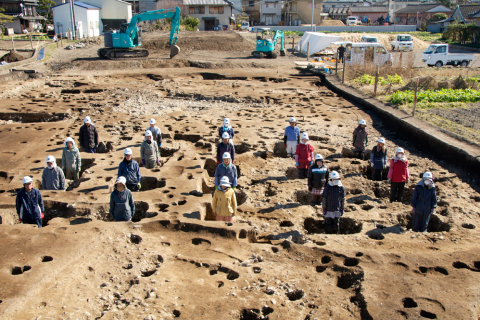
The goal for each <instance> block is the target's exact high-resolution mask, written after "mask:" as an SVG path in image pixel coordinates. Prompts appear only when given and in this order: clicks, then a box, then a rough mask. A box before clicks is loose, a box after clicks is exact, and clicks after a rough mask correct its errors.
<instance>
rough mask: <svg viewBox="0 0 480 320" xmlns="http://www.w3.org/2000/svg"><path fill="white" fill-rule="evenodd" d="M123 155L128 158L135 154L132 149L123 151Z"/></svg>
mask: <svg viewBox="0 0 480 320" xmlns="http://www.w3.org/2000/svg"><path fill="white" fill-rule="evenodd" d="M123 154H124V155H126V156H128V155H130V156H131V155H132V154H133V152H132V149H130V148H126V149H125V151H123Z"/></svg>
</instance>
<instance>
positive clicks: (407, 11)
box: [395, 4, 453, 28]
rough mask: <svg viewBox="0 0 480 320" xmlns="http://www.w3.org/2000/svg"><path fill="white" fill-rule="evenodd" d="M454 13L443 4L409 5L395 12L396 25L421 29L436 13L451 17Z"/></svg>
mask: <svg viewBox="0 0 480 320" xmlns="http://www.w3.org/2000/svg"><path fill="white" fill-rule="evenodd" d="M452 12H453V10H452V9H450V8H448V7H446V6H444V5H441V4H419V5H409V6H407V7H405V8H403V9H400V10H398V11H395V24H402V25H416V26H417V28H420V27H421V26H422V24H423V22H424V21H425V22H427V21H428V20H430V19H431V18H432V17H433V15H434V14H435V13H446V14H447V15H450V14H451V13H452Z"/></svg>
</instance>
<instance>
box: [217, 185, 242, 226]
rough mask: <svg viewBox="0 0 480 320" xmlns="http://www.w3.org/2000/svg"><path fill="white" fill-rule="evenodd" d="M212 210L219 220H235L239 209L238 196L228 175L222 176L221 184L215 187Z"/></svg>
mask: <svg viewBox="0 0 480 320" xmlns="http://www.w3.org/2000/svg"><path fill="white" fill-rule="evenodd" d="M212 210H213V213H214V214H215V218H216V220H217V221H226V222H233V217H234V216H235V212H236V211H237V198H236V196H235V191H233V189H232V188H231V185H230V180H229V179H228V177H222V178H221V179H220V182H219V186H218V187H217V188H216V189H215V193H214V194H213V200H212Z"/></svg>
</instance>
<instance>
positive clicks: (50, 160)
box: [47, 156, 55, 163]
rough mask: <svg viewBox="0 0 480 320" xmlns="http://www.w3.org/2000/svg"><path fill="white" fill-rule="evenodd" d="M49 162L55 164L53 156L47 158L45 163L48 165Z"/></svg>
mask: <svg viewBox="0 0 480 320" xmlns="http://www.w3.org/2000/svg"><path fill="white" fill-rule="evenodd" d="M49 162H53V163H55V157H54V156H48V157H47V163H49Z"/></svg>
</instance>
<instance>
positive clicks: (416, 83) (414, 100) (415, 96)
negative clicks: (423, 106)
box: [412, 78, 419, 117]
mask: <svg viewBox="0 0 480 320" xmlns="http://www.w3.org/2000/svg"><path fill="white" fill-rule="evenodd" d="M418 80H419V78H417V79H416V80H415V95H414V96H413V111H412V116H413V117H415V109H416V108H417V93H418Z"/></svg>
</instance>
